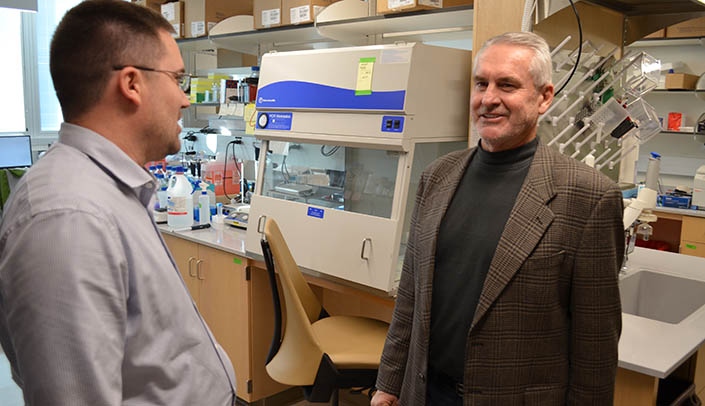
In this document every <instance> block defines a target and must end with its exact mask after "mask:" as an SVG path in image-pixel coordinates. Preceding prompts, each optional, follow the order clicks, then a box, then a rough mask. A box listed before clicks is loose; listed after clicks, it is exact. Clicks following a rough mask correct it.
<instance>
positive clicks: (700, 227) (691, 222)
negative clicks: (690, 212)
mask: <svg viewBox="0 0 705 406" xmlns="http://www.w3.org/2000/svg"><path fill="white" fill-rule="evenodd" d="M681 240H686V241H692V242H699V243H705V218H700V217H692V216H683V226H682V228H681Z"/></svg>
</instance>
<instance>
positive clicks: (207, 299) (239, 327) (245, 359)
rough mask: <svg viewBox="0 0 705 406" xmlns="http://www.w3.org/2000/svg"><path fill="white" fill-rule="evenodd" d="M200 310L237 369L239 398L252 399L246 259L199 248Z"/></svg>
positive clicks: (202, 246)
mask: <svg viewBox="0 0 705 406" xmlns="http://www.w3.org/2000/svg"><path fill="white" fill-rule="evenodd" d="M198 256H199V262H198V265H197V272H196V273H197V280H198V281H199V282H200V303H199V310H200V311H201V314H202V315H203V318H204V319H205V320H206V323H208V327H209V328H210V329H211V331H212V332H213V335H214V336H215V338H216V339H217V340H218V343H220V345H221V346H222V347H223V348H224V349H225V352H227V354H228V357H229V358H230V361H231V362H232V364H233V367H234V368H235V378H236V381H237V396H238V397H239V398H242V399H244V400H248V401H249V400H250V397H251V394H249V393H248V381H250V380H251V376H252V374H251V357H250V354H251V342H250V331H249V320H250V284H249V280H248V279H247V272H246V269H245V267H246V264H247V261H246V259H245V258H242V257H239V256H237V255H234V254H231V253H228V252H225V251H221V250H217V249H214V248H210V247H207V246H204V245H201V246H199V250H198Z"/></svg>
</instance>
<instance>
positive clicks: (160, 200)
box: [154, 172, 169, 210]
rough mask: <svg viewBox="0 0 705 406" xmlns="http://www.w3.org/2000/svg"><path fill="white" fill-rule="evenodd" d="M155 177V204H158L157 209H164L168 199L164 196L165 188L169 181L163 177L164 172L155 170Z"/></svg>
mask: <svg viewBox="0 0 705 406" xmlns="http://www.w3.org/2000/svg"><path fill="white" fill-rule="evenodd" d="M154 176H156V178H157V183H158V185H157V205H158V206H159V209H161V210H166V209H167V207H168V200H167V196H166V190H167V189H168V188H169V181H167V180H166V178H165V177H164V174H163V173H161V172H157V174H156V175H154Z"/></svg>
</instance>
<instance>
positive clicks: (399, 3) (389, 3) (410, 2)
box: [377, 0, 473, 14]
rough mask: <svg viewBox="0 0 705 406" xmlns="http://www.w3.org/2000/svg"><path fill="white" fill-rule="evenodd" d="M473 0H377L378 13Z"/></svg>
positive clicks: (460, 3)
mask: <svg viewBox="0 0 705 406" xmlns="http://www.w3.org/2000/svg"><path fill="white" fill-rule="evenodd" d="M472 3H473V0H377V14H388V13H398V12H406V11H416V10H427V9H434V8H447V7H456V6H466V5H472Z"/></svg>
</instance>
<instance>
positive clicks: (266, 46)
mask: <svg viewBox="0 0 705 406" xmlns="http://www.w3.org/2000/svg"><path fill="white" fill-rule="evenodd" d="M209 38H210V40H211V42H213V44H215V45H216V46H218V47H220V48H226V49H229V50H231V51H236V52H242V53H245V54H250V55H260V54H262V53H264V52H267V51H269V50H272V49H276V50H281V51H286V50H297V49H312V48H321V47H323V48H330V47H332V46H334V44H333V43H334V42H335V41H332V40H330V39H328V38H325V37H323V36H322V35H320V34H319V33H318V30H316V27H314V26H313V24H305V25H292V26H284V27H275V28H269V29H266V30H254V31H245V32H238V33H233V34H221V35H214V36H211V37H209ZM326 44H327V45H326Z"/></svg>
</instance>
